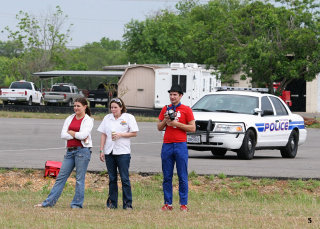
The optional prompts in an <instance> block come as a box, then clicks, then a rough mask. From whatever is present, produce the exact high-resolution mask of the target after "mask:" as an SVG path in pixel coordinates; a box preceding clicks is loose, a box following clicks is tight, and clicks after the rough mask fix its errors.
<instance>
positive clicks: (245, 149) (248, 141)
mask: <svg viewBox="0 0 320 229" xmlns="http://www.w3.org/2000/svg"><path fill="white" fill-rule="evenodd" d="M255 149H256V135H255V133H254V131H253V130H251V129H249V130H247V132H246V135H245V136H244V138H243V142H242V145H241V147H240V149H239V150H238V151H237V156H238V158H239V159H244V160H251V159H252V158H253V156H254V152H255Z"/></svg>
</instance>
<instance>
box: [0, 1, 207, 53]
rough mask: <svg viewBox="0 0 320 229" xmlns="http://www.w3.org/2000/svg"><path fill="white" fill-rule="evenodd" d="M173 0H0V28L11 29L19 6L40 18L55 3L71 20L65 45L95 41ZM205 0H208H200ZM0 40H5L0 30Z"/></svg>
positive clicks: (166, 6)
mask: <svg viewBox="0 0 320 229" xmlns="http://www.w3.org/2000/svg"><path fill="white" fill-rule="evenodd" d="M177 2H179V1H177V0H0V3H1V7H0V31H1V30H3V29H4V27H5V26H9V27H10V28H11V29H14V30H16V29H15V26H16V25H17V22H18V21H17V20H16V18H15V16H16V14H18V12H19V11H20V10H22V11H24V12H28V13H29V14H32V15H33V16H36V17H37V18H41V16H44V15H46V14H48V12H50V11H51V12H54V11H55V7H56V6H57V5H59V6H60V7H61V9H62V11H63V12H64V13H65V14H66V15H68V18H69V19H68V21H67V22H68V24H73V26H72V31H71V37H72V41H71V42H70V43H69V44H68V46H69V47H78V46H82V45H84V44H86V43H90V42H94V41H99V40H100V39H101V38H102V37H107V38H110V39H112V40H122V35H123V32H124V25H125V24H126V23H128V22H130V20H131V19H137V20H139V21H142V20H144V19H145V18H146V16H148V15H153V14H154V13H155V12H157V11H159V10H161V9H172V10H174V9H175V5H176V3H177ZM200 2H201V3H207V2H208V0H200ZM0 40H2V41H4V40H7V34H4V33H1V34H0Z"/></svg>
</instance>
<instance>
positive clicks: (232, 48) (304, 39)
mask: <svg viewBox="0 0 320 229" xmlns="http://www.w3.org/2000/svg"><path fill="white" fill-rule="evenodd" d="M281 2H282V4H284V5H280V6H278V7H276V6H275V5H272V4H270V3H268V1H264V2H262V1H252V2H251V3H250V4H247V5H245V6H243V7H240V8H238V9H236V10H234V11H232V14H229V17H228V20H226V23H224V24H222V29H221V31H223V32H222V36H223V37H228V38H227V39H226V41H225V42H219V40H220V39H218V40H217V44H220V46H221V47H222V48H221V50H223V52H222V56H224V58H222V59H219V58H218V55H217V53H215V54H214V55H213V56H212V57H209V58H208V59H207V60H206V62H207V63H208V64H211V65H213V66H215V67H216V68H218V69H219V70H220V71H221V72H222V75H223V77H225V76H230V75H231V74H233V73H236V72H237V71H238V72H239V71H240V70H241V71H243V72H244V73H245V75H246V76H247V77H251V78H252V83H253V84H255V85H260V86H268V87H269V88H270V91H273V90H271V89H272V85H273V82H275V81H277V82H281V85H280V87H279V93H281V92H282V90H283V89H284V88H285V87H286V85H288V84H289V83H290V82H291V81H292V80H294V79H299V78H300V79H301V78H302V79H305V80H312V79H313V78H315V76H316V74H317V73H318V72H319V71H320V65H319V51H320V45H319V35H320V34H319V18H318V15H319V12H318V11H317V9H319V8H317V7H318V5H317V4H315V2H316V1H313V0H310V1H281ZM293 3H294V4H293Z"/></svg>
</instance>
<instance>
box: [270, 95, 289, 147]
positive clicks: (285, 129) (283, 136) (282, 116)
mask: <svg viewBox="0 0 320 229" xmlns="http://www.w3.org/2000/svg"><path fill="white" fill-rule="evenodd" d="M269 98H270V100H271V103H272V104H273V107H274V108H275V110H276V114H275V115H276V117H277V118H276V125H275V131H276V132H277V136H278V138H277V139H276V142H277V143H278V145H281V146H284V145H286V144H287V142H288V139H289V135H290V133H291V130H290V128H289V126H290V122H291V120H290V117H289V112H288V110H287V108H286V107H285V105H283V104H284V103H283V101H282V100H281V99H280V98H278V97H275V96H269Z"/></svg>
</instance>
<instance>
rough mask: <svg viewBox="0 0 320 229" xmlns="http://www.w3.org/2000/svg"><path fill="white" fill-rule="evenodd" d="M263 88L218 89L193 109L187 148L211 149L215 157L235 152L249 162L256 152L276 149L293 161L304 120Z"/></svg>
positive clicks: (304, 133)
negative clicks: (194, 130)
mask: <svg viewBox="0 0 320 229" xmlns="http://www.w3.org/2000/svg"><path fill="white" fill-rule="evenodd" d="M265 92H267V89H265V88H234V87H220V88H218V91H217V92H214V93H210V94H208V95H205V96H203V97H202V98H201V99H200V100H199V101H198V102H197V103H196V104H194V105H193V106H192V110H193V113H194V117H195V120H196V132H195V133H188V135H187V144H188V148H189V149H193V150H198V151H206V150H211V152H212V154H213V155H215V156H224V155H225V154H226V152H227V150H231V151H235V152H236V153H237V156H238V158H240V159H247V160H250V159H252V158H253V156H254V153H255V150H258V149H279V150H280V152H281V155H282V157H284V158H294V157H295V156H296V154H297V150H298V145H301V144H303V143H304V142H305V141H306V138H307V131H306V128H305V125H304V120H303V118H302V117H301V116H300V115H297V114H293V113H291V111H290V109H289V108H288V107H287V105H286V104H285V103H284V102H283V101H282V99H280V98H279V97H277V96H274V95H271V94H266V93H265Z"/></svg>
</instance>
